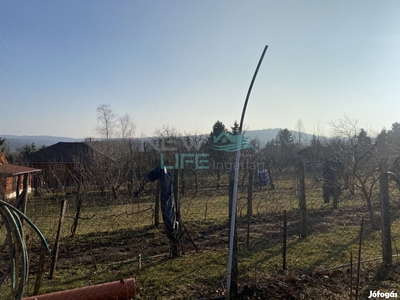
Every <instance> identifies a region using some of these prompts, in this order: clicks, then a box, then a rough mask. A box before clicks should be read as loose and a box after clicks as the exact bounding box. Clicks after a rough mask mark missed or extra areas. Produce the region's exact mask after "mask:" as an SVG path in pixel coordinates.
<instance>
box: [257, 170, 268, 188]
mask: <svg viewBox="0 0 400 300" xmlns="http://www.w3.org/2000/svg"><path fill="white" fill-rule="evenodd" d="M257 175H258V182H259V184H260V185H261V186H267V185H268V184H269V172H268V169H266V170H258V174H257Z"/></svg>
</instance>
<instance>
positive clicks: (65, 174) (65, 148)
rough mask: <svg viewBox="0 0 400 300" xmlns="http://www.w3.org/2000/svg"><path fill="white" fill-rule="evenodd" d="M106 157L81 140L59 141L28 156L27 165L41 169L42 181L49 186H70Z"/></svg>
mask: <svg viewBox="0 0 400 300" xmlns="http://www.w3.org/2000/svg"><path fill="white" fill-rule="evenodd" d="M105 160H106V157H105V156H104V155H103V154H102V153H100V152H99V151H97V150H95V149H94V148H92V147H90V146H89V145H87V144H85V143H83V142H71V143H70V142H59V143H57V144H54V145H52V146H49V147H46V148H43V149H40V150H39V151H36V152H34V153H31V154H30V155H29V156H28V163H29V166H31V167H35V168H40V169H42V170H43V182H41V184H46V185H47V187H49V188H55V187H61V186H62V187H70V186H74V185H76V184H77V183H79V182H82V181H83V180H89V181H90V180H92V178H89V177H90V176H88V174H89V173H90V171H91V170H93V169H94V168H95V166H96V165H98V164H101V163H102V161H103V162H104V161H105Z"/></svg>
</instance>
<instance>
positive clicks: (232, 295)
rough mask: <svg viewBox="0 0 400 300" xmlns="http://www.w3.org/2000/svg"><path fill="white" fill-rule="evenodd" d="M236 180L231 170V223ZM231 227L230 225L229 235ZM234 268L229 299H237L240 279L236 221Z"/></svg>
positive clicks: (233, 254) (233, 253)
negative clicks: (238, 280)
mask: <svg viewBox="0 0 400 300" xmlns="http://www.w3.org/2000/svg"><path fill="white" fill-rule="evenodd" d="M234 181H235V172H234V171H231V172H230V173H229V224H231V219H232V217H233V216H232V203H233V188H234ZM235 213H236V211H235ZM230 231H231V229H230V227H229V236H230V235H231V233H230ZM232 250H233V251H232V270H231V278H230V291H228V295H229V299H236V296H237V292H238V287H237V279H238V260H237V253H238V244H237V223H236V222H235V227H234V233H233V248H232Z"/></svg>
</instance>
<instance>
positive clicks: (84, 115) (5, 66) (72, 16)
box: [0, 0, 400, 138]
mask: <svg viewBox="0 0 400 300" xmlns="http://www.w3.org/2000/svg"><path fill="white" fill-rule="evenodd" d="M265 45H269V48H268V51H267V53H266V56H265V58H264V62H263V64H262V66H261V69H260V71H259V74H258V77H257V80H256V82H255V85H254V88H253V92H252V95H251V97H250V102H249V105H248V110H247V114H246V118H245V126H246V128H247V129H263V128H289V129H295V127H296V123H297V121H298V120H299V119H301V120H302V122H303V125H304V128H305V130H306V132H309V133H316V132H317V131H318V133H320V132H321V131H323V132H324V133H327V131H329V125H328V124H329V122H331V121H336V120H338V119H340V118H343V117H344V115H347V116H348V117H349V118H351V119H356V120H358V124H359V126H360V127H364V128H366V129H369V130H370V129H371V130H376V131H380V130H381V129H382V128H383V127H386V128H390V127H391V124H392V123H394V122H400V114H399V112H400V99H399V95H400V1H397V0H393V1H391V0H385V1H376V0H374V1H368V0H363V1H321V0H315V1H308V0H306V1H278V0H276V1H266V0H262V1H254V0H253V1H215V0H201V1H161V0H160V1H151V0H146V1H134V0H129V1H123V0H118V1H102V0H93V1H88V0H86V1H81V0H79V1H51V0H44V1H32V0H29V1H14V0H12V1H11V0H0V104H1V112H2V113H1V117H0V134H14V135H54V136H67V137H76V138H83V137H93V136H96V132H95V130H94V128H95V127H96V109H97V107H98V106H99V105H100V104H109V105H111V107H112V109H113V111H114V113H115V114H117V115H124V114H129V115H130V116H131V117H132V119H133V120H134V122H135V124H136V136H141V135H142V134H144V135H147V136H151V135H153V133H154V131H155V129H156V128H157V127H161V126H163V125H165V124H169V126H172V127H175V128H176V129H177V130H178V131H179V132H181V133H185V132H186V133H209V132H210V131H211V128H212V125H213V124H214V122H215V121H217V120H220V121H222V122H224V123H225V125H227V126H230V125H232V124H233V122H234V120H235V119H236V120H239V119H240V115H241V110H242V107H243V102H244V99H245V96H246V93H247V89H248V86H249V84H250V80H251V78H252V76H253V72H254V70H255V67H256V65H257V62H258V60H259V57H260V55H261V52H262V50H263V48H264V46H265Z"/></svg>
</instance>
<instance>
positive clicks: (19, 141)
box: [0, 134, 83, 150]
mask: <svg viewBox="0 0 400 300" xmlns="http://www.w3.org/2000/svg"><path fill="white" fill-rule="evenodd" d="M0 137H1V138H4V139H6V144H7V146H8V147H10V149H11V150H17V149H19V148H21V147H23V146H25V145H30V144H32V143H35V145H36V147H37V148H40V147H42V146H46V147H47V146H51V145H54V144H56V143H58V142H82V141H83V139H74V138H69V137H59V136H48V135H8V134H0Z"/></svg>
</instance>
